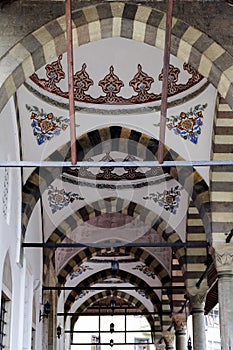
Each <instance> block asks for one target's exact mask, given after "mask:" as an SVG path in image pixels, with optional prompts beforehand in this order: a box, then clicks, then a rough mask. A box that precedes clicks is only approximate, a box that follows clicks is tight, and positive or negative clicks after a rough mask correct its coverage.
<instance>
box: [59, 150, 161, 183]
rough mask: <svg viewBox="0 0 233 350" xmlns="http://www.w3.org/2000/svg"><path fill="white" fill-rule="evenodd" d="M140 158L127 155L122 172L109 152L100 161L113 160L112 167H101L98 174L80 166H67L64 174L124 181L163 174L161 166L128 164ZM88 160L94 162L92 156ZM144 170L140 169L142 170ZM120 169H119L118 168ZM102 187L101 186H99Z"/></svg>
mask: <svg viewBox="0 0 233 350" xmlns="http://www.w3.org/2000/svg"><path fill="white" fill-rule="evenodd" d="M138 160H139V159H138V158H136V157H134V156H132V155H127V156H126V157H125V158H124V159H123V162H125V163H126V164H125V167H124V168H123V169H124V172H123V173H122V170H121V171H120V172H118V171H117V168H116V167H115V166H114V162H116V160H115V159H114V158H113V157H112V156H111V154H110V152H107V153H106V154H105V155H104V156H103V157H102V158H101V159H100V162H112V166H111V167H104V166H102V167H100V172H98V173H97V174H95V173H93V172H92V171H91V170H88V168H82V167H81V168H80V169H73V168H67V169H66V170H65V172H64V174H65V175H64V174H63V176H62V177H63V178H64V177H65V176H66V174H67V175H71V176H75V177H80V178H84V179H87V178H88V179H96V180H104V181H122V180H139V179H147V178H149V177H154V176H159V175H163V172H162V171H161V168H159V167H153V168H150V169H149V170H148V169H146V170H144V169H140V167H138V166H134V167H129V166H127V162H136V161H138ZM87 161H89V162H92V161H94V160H93V159H92V158H89V159H88V160H87ZM139 169H140V170H142V171H140V170H139ZM118 170H119V169H118ZM105 185H106V184H102V188H105V187H106V186H105ZM99 188H100V186H99Z"/></svg>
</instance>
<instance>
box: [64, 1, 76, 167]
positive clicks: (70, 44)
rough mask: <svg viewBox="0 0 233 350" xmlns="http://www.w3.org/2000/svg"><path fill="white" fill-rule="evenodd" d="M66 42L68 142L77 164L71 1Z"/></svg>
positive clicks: (69, 3)
mask: <svg viewBox="0 0 233 350" xmlns="http://www.w3.org/2000/svg"><path fill="white" fill-rule="evenodd" d="M66 33H67V34H66V35H67V37H66V40H67V66H68V85H69V115H70V142H71V163H72V165H74V164H76V162H77V152H76V130H75V106H74V78H73V76H74V67H73V38H72V18H71V0H66Z"/></svg>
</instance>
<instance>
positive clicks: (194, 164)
mask: <svg viewBox="0 0 233 350" xmlns="http://www.w3.org/2000/svg"><path fill="white" fill-rule="evenodd" d="M222 165H227V166H232V165H233V160H193V161H189V160H179V161H164V162H163V163H162V164H160V163H159V162H158V161H136V162H135V161H134V162H88V161H81V162H77V163H76V164H72V163H71V162H56V161H54V162H53V161H0V167H11V168H18V167H19V168H34V167H39V168H46V167H47V168H59V167H60V168H82V167H85V168H100V167H114V168H115V167H116V168H119V167H123V168H125V167H142V168H143V167H149V168H153V167H162V168H163V167H169V166H172V167H186V166H188V167H197V166H222Z"/></svg>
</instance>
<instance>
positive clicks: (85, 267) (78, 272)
mask: <svg viewBox="0 0 233 350" xmlns="http://www.w3.org/2000/svg"><path fill="white" fill-rule="evenodd" d="M87 270H93V269H92V268H91V267H90V266H88V265H80V266H79V268H78V269H77V270H75V271H74V272H73V273H72V274H71V275H70V280H73V279H74V278H76V277H78V276H80V275H82V274H83V273H84V272H86V271H87Z"/></svg>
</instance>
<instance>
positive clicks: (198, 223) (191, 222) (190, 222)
mask: <svg viewBox="0 0 233 350" xmlns="http://www.w3.org/2000/svg"><path fill="white" fill-rule="evenodd" d="M188 225H189V226H202V225H203V223H202V220H201V219H188Z"/></svg>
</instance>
